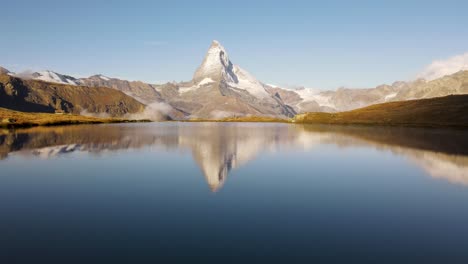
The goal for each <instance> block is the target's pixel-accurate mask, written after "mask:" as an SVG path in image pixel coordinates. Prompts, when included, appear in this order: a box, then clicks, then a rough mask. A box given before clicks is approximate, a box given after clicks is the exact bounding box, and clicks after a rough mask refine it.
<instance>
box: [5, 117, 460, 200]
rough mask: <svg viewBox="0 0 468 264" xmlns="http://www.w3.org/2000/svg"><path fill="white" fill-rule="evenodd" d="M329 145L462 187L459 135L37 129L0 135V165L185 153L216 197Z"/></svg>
mask: <svg viewBox="0 0 468 264" xmlns="http://www.w3.org/2000/svg"><path fill="white" fill-rule="evenodd" d="M330 145H331V146H335V147H338V148H339V149H343V150H346V149H356V148H366V149H374V150H377V151H378V152H382V153H391V154H393V155H396V156H398V157H401V158H402V159H404V160H405V161H406V162H407V163H408V164H412V165H414V166H416V167H418V168H420V169H421V170H422V171H423V172H424V174H425V175H427V176H430V177H433V178H434V179H440V180H445V181H448V182H450V183H453V184H460V185H463V186H468V134H467V132H465V131H459V130H438V129H432V130H427V129H425V130H423V129H418V128H372V129H370V128H365V127H336V126H335V127H329V126H307V125H282V124H249V123H162V124H157V125H155V124H141V125H132V126H129V125H103V126H68V127H55V128H52V127H51V128H44V127H38V128H32V129H25V130H16V131H8V130H4V131H1V134H0V156H1V158H2V160H0V164H2V162H7V161H8V160H9V159H11V158H14V157H22V158H29V159H37V158H39V159H56V158H58V157H61V156H67V155H71V154H72V153H83V154H92V155H96V156H97V157H106V155H111V153H118V152H123V151H132V150H136V151H138V150H141V149H148V148H154V149H158V150H162V151H165V152H170V153H179V152H181V153H185V154H189V155H190V156H191V157H192V159H193V161H194V162H195V163H196V164H197V165H198V167H199V168H200V171H201V172H202V174H203V175H204V177H205V180H206V183H207V184H208V186H209V188H210V190H211V191H213V192H217V191H220V190H221V188H222V187H223V185H225V184H226V181H227V179H228V177H229V174H230V173H231V172H232V171H235V170H237V169H239V168H241V167H242V166H247V165H248V164H249V163H250V162H255V160H256V159H260V160H261V159H262V154H265V155H270V154H273V155H274V153H280V152H282V151H285V150H288V149H294V150H296V151H301V150H302V151H311V150H314V149H320V148H321V147H322V146H330ZM269 153H270V154H269ZM155 159H156V157H155ZM284 162H290V161H284ZM337 162H338V163H339V161H337ZM276 165H278V164H271V165H270V166H272V167H274V166H276ZM313 169H314V168H310V170H313Z"/></svg>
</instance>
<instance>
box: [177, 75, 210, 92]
mask: <svg viewBox="0 0 468 264" xmlns="http://www.w3.org/2000/svg"><path fill="white" fill-rule="evenodd" d="M211 83H214V81H213V80H212V79H211V78H205V79H203V80H201V81H200V82H199V83H198V84H197V85H193V86H189V87H180V88H179V92H180V93H187V92H192V91H195V90H197V89H198V88H200V87H202V86H204V85H207V84H211Z"/></svg>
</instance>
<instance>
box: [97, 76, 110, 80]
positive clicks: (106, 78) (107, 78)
mask: <svg viewBox="0 0 468 264" xmlns="http://www.w3.org/2000/svg"><path fill="white" fill-rule="evenodd" d="M99 78H101V79H103V80H104V81H110V78H109V77H107V76H104V75H99Z"/></svg>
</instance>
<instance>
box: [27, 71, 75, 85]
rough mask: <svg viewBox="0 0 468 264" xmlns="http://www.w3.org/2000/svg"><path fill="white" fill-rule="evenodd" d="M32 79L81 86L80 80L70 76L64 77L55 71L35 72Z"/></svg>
mask: <svg viewBox="0 0 468 264" xmlns="http://www.w3.org/2000/svg"><path fill="white" fill-rule="evenodd" d="M31 76H32V79H34V80H40V81H44V82H52V83H60V84H68V85H79V80H77V79H76V78H73V77H71V76H68V75H62V74H59V73H56V72H53V71H40V72H35V73H33V74H32V75H31Z"/></svg>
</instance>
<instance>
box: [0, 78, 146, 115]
mask: <svg viewBox="0 0 468 264" xmlns="http://www.w3.org/2000/svg"><path fill="white" fill-rule="evenodd" d="M0 107H4V108H8V109H12V110H17V111H23V112H43V113H54V112H64V113H73V114H81V113H83V112H87V113H93V114H107V115H109V116H122V115H125V114H127V113H139V112H141V111H143V109H144V107H145V105H143V104H142V103H140V102H138V101H137V100H135V99H133V98H132V97H130V96H128V95H126V94H124V93H123V92H121V91H117V90H114V89H111V88H105V87H84V86H73V85H64V84H56V83H47V82H43V81H36V80H22V79H19V78H16V77H12V76H9V75H0Z"/></svg>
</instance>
